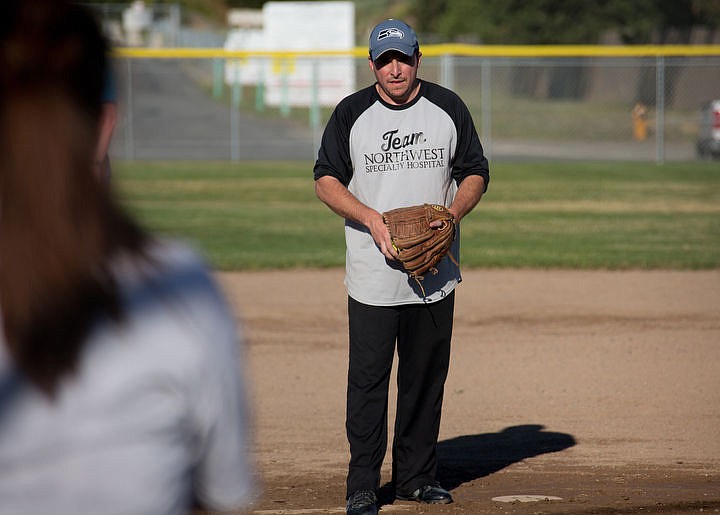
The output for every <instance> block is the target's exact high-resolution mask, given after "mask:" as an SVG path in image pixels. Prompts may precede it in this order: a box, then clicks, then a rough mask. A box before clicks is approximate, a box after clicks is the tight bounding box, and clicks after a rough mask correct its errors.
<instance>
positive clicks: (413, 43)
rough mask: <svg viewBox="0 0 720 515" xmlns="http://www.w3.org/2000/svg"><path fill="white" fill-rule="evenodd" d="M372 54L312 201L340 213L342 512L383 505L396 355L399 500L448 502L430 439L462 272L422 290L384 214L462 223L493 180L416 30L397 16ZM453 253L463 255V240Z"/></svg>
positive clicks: (443, 268)
mask: <svg viewBox="0 0 720 515" xmlns="http://www.w3.org/2000/svg"><path fill="white" fill-rule="evenodd" d="M369 50H370V55H369V60H368V64H369V66H370V70H371V71H372V73H373V75H374V76H375V83H374V84H372V85H370V86H368V87H366V88H364V89H361V90H360V91H358V92H356V93H354V94H352V95H350V96H348V97H347V98H345V99H344V100H342V101H341V102H340V103H339V104H338V106H337V107H336V109H335V111H334V112H333V114H332V116H331V117H330V120H329V121H328V124H327V127H326V128H325V132H324V134H323V139H322V144H321V146H320V150H319V152H318V159H317V161H316V163H315V168H314V178H315V191H316V193H317V195H318V197H319V198H320V200H322V201H323V202H324V203H325V204H327V205H328V207H330V209H331V210H332V211H334V212H335V213H337V214H338V215H340V216H342V217H343V218H345V241H346V246H347V254H346V274H345V286H346V288H347V291H348V318H349V346H350V351H349V354H350V358H349V360H350V362H349V367H348V385H347V414H346V429H347V437H348V441H349V443H350V464H349V470H348V476H347V504H346V511H347V513H348V515H375V514H376V513H377V510H378V503H379V499H378V491H379V483H380V469H381V466H382V463H383V460H384V457H385V449H386V446H387V438H388V428H387V419H388V388H389V382H390V373H391V369H392V363H393V358H394V354H395V352H396V350H397V356H398V368H397V370H398V371H397V407H396V414H395V431H394V439H393V445H392V486H393V487H394V490H395V497H396V498H397V499H401V500H409V501H416V502H420V503H429V504H445V503H450V502H452V500H453V499H452V495H451V494H450V492H448V491H447V490H445V489H444V488H443V487H442V486H441V485H440V483H439V482H438V480H437V468H438V466H437V456H436V445H437V439H438V434H439V430H440V416H441V411H442V401H443V390H444V385H445V379H446V377H447V373H448V367H449V363H450V340H451V337H452V325H453V313H454V302H455V287H456V286H457V285H458V283H459V282H460V280H461V277H460V268H459V265H458V264H457V262H456V261H453V260H451V259H449V258H448V257H446V258H444V259H443V260H442V261H440V263H438V265H437V273H436V274H435V275H432V274H427V275H426V276H425V278H424V279H423V284H424V288H420V287H419V284H418V282H417V281H415V280H413V279H411V278H410V277H409V276H408V275H407V274H406V273H405V271H404V270H403V267H402V265H401V264H400V262H399V261H398V260H397V258H398V254H397V251H396V250H395V249H394V247H393V244H392V241H391V239H390V233H389V231H388V228H387V226H386V225H385V223H384V221H383V216H382V213H383V212H385V211H388V210H390V209H395V208H398V207H406V206H413V205H416V204H423V203H428V204H440V205H443V206H447V208H448V210H449V211H450V212H451V213H452V215H453V217H454V219H455V222H456V223H457V224H459V223H460V220H461V219H462V218H463V217H464V216H465V215H466V214H468V213H469V212H470V211H471V210H472V209H473V208H474V207H475V205H476V204H477V203H478V201H479V200H480V198H481V197H482V195H483V193H484V192H485V190H486V189H487V184H488V181H489V179H490V175H489V170H488V162H487V159H486V158H485V155H484V152H483V148H482V146H481V144H480V140H479V138H478V135H477V133H476V131H475V126H474V124H473V121H472V117H471V116H470V112H469V110H468V108H467V107H466V106H465V104H464V103H463V101H462V100H461V99H460V97H458V96H457V95H456V94H455V93H453V92H452V91H450V90H448V89H446V88H443V87H441V86H439V85H437V84H433V83H431V82H428V81H425V80H421V79H420V78H418V76H417V74H418V68H419V66H420V62H421V57H422V54H421V52H420V47H419V44H418V41H417V37H416V35H415V32H414V31H413V29H412V28H411V27H409V26H408V25H407V24H405V23H404V22H402V21H400V20H386V21H384V22H381V23H379V24H378V25H377V26H376V27H375V28H374V29H373V30H372V32H371V33H370V41H369ZM451 252H452V254H453V255H454V256H455V257H456V258H459V257H460V253H459V236H458V237H456V239H455V241H454V242H453V248H452V251H451Z"/></svg>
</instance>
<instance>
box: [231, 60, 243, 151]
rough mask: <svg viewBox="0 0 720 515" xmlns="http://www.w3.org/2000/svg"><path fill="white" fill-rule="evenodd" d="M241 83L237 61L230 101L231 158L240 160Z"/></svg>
mask: <svg viewBox="0 0 720 515" xmlns="http://www.w3.org/2000/svg"><path fill="white" fill-rule="evenodd" d="M241 94H242V89H241V84H240V66H239V65H238V63H237V61H236V62H235V69H234V74H233V85H232V102H231V103H230V160H231V161H239V160H240V149H239V148H238V146H239V144H240V141H239V139H240V100H241Z"/></svg>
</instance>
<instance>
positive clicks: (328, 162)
mask: <svg viewBox="0 0 720 515" xmlns="http://www.w3.org/2000/svg"><path fill="white" fill-rule="evenodd" d="M371 88H372V87H368V88H365V89H362V90H360V91H357V92H356V93H353V94H352V95H350V96H348V97H346V98H344V99H343V100H341V101H340V103H339V104H338V105H337V107H336V108H335V110H334V111H333V113H332V115H331V116H330V119H329V120H328V123H327V125H326V126H325V130H324V132H323V136H322V141H321V143H320V149H319V150H318V157H317V161H316V162H315V167H314V169H313V174H314V176H315V180H318V179H319V178H320V177H323V176H325V175H330V176H332V177H335V178H336V179H337V180H339V181H340V182H341V183H342V184H344V185H345V186H347V185H348V184H349V183H350V179H352V176H353V168H354V165H353V162H352V156H351V153H350V131H351V130H352V128H353V125H354V124H355V121H356V120H357V119H358V117H359V116H360V115H361V114H362V113H363V112H364V111H365V110H366V109H367V108H368V107H370V105H372V103H373V102H374V101H375V98H374V96H373V91H374V89H371Z"/></svg>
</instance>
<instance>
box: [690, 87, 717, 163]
mask: <svg viewBox="0 0 720 515" xmlns="http://www.w3.org/2000/svg"><path fill="white" fill-rule="evenodd" d="M696 148H697V155H698V157H699V158H700V159H709V158H713V159H720V100H712V101H710V102H708V103H707V104H705V105H704V106H703V107H702V108H701V110H700V131H699V132H698V140H697V146H696Z"/></svg>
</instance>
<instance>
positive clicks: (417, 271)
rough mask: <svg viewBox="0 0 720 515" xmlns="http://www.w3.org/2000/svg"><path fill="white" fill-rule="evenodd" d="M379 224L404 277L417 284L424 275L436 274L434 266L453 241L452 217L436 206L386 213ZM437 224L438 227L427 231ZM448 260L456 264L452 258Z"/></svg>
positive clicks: (406, 208)
mask: <svg viewBox="0 0 720 515" xmlns="http://www.w3.org/2000/svg"><path fill="white" fill-rule="evenodd" d="M383 220H384V221H385V225H387V227H388V230H389V231H390V238H391V239H392V244H393V247H395V250H396V251H397V253H398V254H399V259H400V261H401V262H402V264H403V267H404V268H405V270H406V271H407V273H408V275H410V277H412V278H414V279H415V280H417V281H419V280H422V277H423V276H424V275H425V274H426V273H427V272H431V273H432V274H436V273H437V268H435V266H436V265H437V264H438V263H439V262H440V260H441V259H442V258H443V257H445V255H448V253H449V252H450V247H451V245H452V242H453V239H454V238H455V220H454V217H453V215H452V213H450V211H448V210H447V208H445V207H444V206H441V205H438V204H421V205H417V206H410V207H401V208H397V209H392V210H390V211H386V212H385V213H383ZM437 220H439V221H441V222H442V225H440V227H430V223H432V222H434V221H437ZM449 256H450V258H451V259H452V260H453V262H454V263H456V264H457V261H455V259H454V258H453V257H452V254H449ZM418 284H419V283H418Z"/></svg>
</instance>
